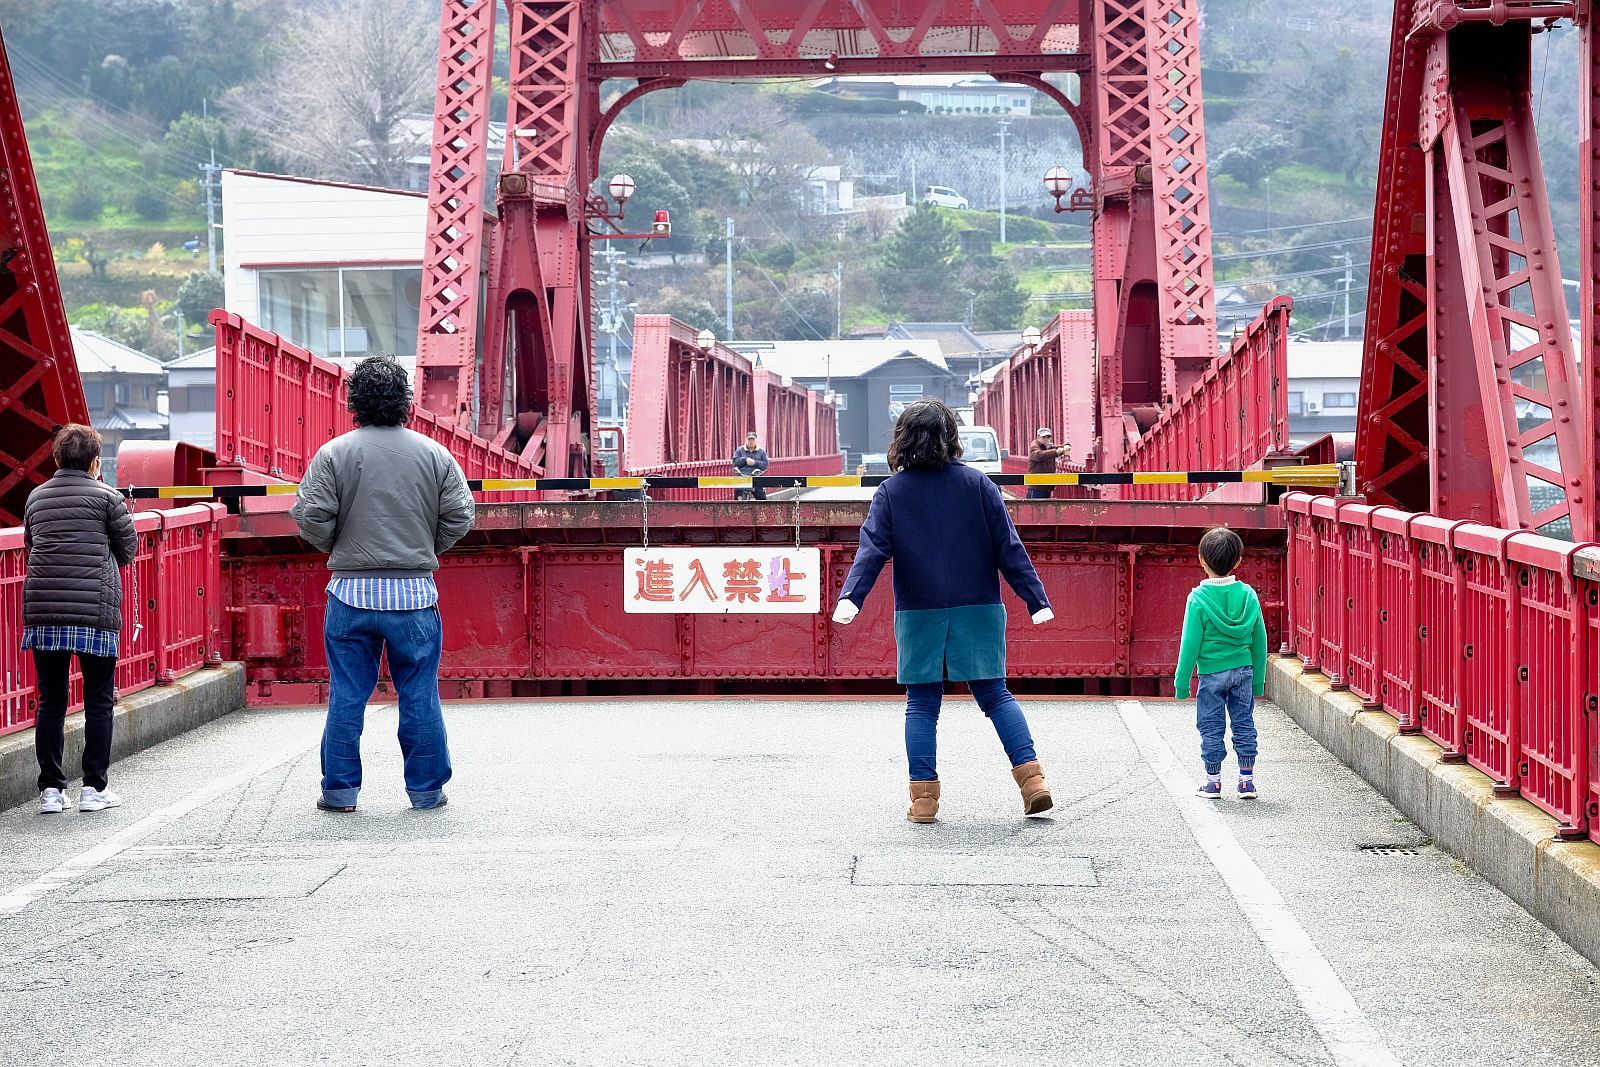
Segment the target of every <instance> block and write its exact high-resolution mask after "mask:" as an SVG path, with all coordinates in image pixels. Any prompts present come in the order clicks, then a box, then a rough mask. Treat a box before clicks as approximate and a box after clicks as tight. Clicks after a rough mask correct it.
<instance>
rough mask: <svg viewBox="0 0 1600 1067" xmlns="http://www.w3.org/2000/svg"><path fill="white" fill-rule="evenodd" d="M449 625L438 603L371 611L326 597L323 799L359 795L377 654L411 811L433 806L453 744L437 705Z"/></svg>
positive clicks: (341, 800)
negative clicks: (385, 669)
mask: <svg viewBox="0 0 1600 1067" xmlns="http://www.w3.org/2000/svg"><path fill="white" fill-rule="evenodd" d="M443 642H444V627H443V625H442V624H441V623H440V621H439V609H438V608H423V609H422V610H420V611H367V610H364V609H362V608H352V607H351V606H350V605H348V604H346V603H344V602H343V601H341V600H339V599H338V598H337V597H332V596H330V597H328V613H327V616H326V617H325V618H324V620H323V624H322V643H323V646H324V647H325V648H326V649H327V652H328V673H329V677H330V684H329V687H328V723H327V726H326V727H324V729H323V731H322V799H323V801H324V802H325V803H327V804H330V805H333V806H335V807H349V806H350V805H353V804H354V803H355V802H356V796H357V795H358V794H359V793H360V792H361V727H362V724H363V722H364V721H365V718H366V713H367V698H368V697H370V696H372V690H373V688H374V687H375V686H376V685H377V684H378V659H379V657H380V656H382V655H383V653H384V652H385V651H387V652H388V655H389V676H390V677H391V678H392V679H393V680H394V688H395V694H396V696H397V697H398V701H399V704H400V753H401V755H402V756H404V757H405V777H406V792H407V793H408V794H409V795H410V796H411V806H412V807H413V808H433V807H437V806H438V805H439V801H440V799H441V798H442V797H443V796H444V784H445V783H446V782H448V781H449V780H450V746H449V742H448V740H447V739H446V738H445V733H444V709H443V707H441V706H440V704H439V654H440V652H441V650H442V647H443Z"/></svg>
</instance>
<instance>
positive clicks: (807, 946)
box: [0, 699, 1600, 1067]
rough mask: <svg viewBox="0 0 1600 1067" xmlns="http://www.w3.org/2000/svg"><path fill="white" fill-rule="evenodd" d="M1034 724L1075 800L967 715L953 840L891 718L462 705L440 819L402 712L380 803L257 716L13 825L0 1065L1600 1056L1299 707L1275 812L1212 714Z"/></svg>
mask: <svg viewBox="0 0 1600 1067" xmlns="http://www.w3.org/2000/svg"><path fill="white" fill-rule="evenodd" d="M1025 707H1026V708H1027V710H1028V713H1029V715H1030V718H1031V720H1032V723H1033V726H1034V732H1035V735H1036V738H1037V741H1038V747H1039V751H1040V755H1041V758H1042V759H1043V760H1044V762H1045V766H1046V769H1047V771H1048V772H1049V774H1050V778H1051V781H1052V783H1053V785H1054V788H1055V792H1056V797H1057V800H1058V807H1057V809H1056V810H1055V811H1054V812H1053V813H1052V817H1051V818H1045V819H1033V820H1024V819H1022V818H1021V817H1020V816H1019V811H1020V803H1019V801H1018V799H1017V795H1016V790H1015V787H1014V785H1013V784H1012V782H1011V779H1010V776H1009V774H1008V773H1007V769H1006V765H1005V760H1004V757H1003V755H1002V754H1001V752H1000V749H999V745H998V743H997V742H996V740H995V738H994V736H993V733H992V731H991V730H990V728H989V725H988V723H987V722H986V721H985V720H984V719H983V717H982V715H981V714H980V713H979V712H978V711H977V709H976V708H975V707H974V706H973V705H972V704H971V703H970V702H968V701H966V700H955V699H952V700H950V701H949V702H948V703H947V705H946V712H945V716H944V719H945V721H944V722H943V723H942V729H941V736H940V741H941V776H942V778H943V782H944V797H945V799H944V807H943V809H942V811H941V821H940V823H938V824H937V825H934V826H931V827H917V826H912V825H910V824H908V823H906V822H905V821H904V818H903V815H904V810H905V803H906V800H905V782H904V777H905V770H904V764H903V755H902V753H901V750H900V745H901V709H900V706H899V704H897V703H894V702H887V701H860V702H819V701H810V700H805V701H793V702H774V701H758V700H737V701H725V702H720V703H705V702H694V701H682V702H639V703H623V702H617V703H605V702H598V701H571V700H569V701H555V702H544V703H525V704H518V703H511V702H507V703H489V704H483V705H474V706H463V705H454V706H451V707H449V708H448V709H447V712H446V714H447V716H448V720H449V724H450V730H451V737H452V747H453V752H454V757H455V766H456V779H455V781H454V782H452V783H451V785H450V786H449V787H448V792H449V794H450V799H451V803H450V806H449V807H447V808H444V809H441V810H439V811H435V812H426V813H418V812H412V811H410V810H409V809H408V808H407V807H406V802H405V794H404V791H403V789H402V787H401V782H400V773H399V757H398V751H397V746H396V744H395V741H394V737H393V732H394V715H393V712H392V710H379V709H374V710H373V711H372V712H371V713H370V714H369V727H368V737H367V745H366V748H367V753H368V756H367V788H366V791H365V792H364V794H363V796H362V801H361V810H360V811H359V812H358V813H357V814H355V815H352V816H333V815H326V814H322V813H319V812H317V811H315V810H313V808H312V801H313V799H314V798H315V796H316V789H317V754H316V744H317V739H318V734H319V731H320V725H321V714H320V711H319V710H317V709H304V710H282V711H246V712H241V713H239V714H236V715H231V716H228V717H227V718H225V719H223V720H220V721H218V722H215V723H213V724H211V725H209V726H205V727H202V728H200V729H198V730H196V731H194V732H192V733H190V734H187V735H185V736H183V737H181V738H179V739H177V740H174V741H171V742H169V743H167V744H164V745H161V746H159V747H157V748H155V749H152V750H150V751H149V752H146V753H144V754H142V755H139V756H136V757H133V758H131V759H129V760H127V761H125V762H124V763H122V764H119V765H118V767H117V769H116V779H117V780H116V788H117V789H118V790H119V791H121V792H122V793H123V795H124V796H125V797H127V798H128V799H129V803H128V804H127V805H126V806H125V807H123V808H121V809H118V810H116V811H113V812H105V813H101V814H99V815H76V814H71V815H65V816H60V817H40V816H36V815H34V814H32V813H31V811H30V810H29V809H16V810H12V811H10V812H7V813H5V814H4V815H0V842H4V847H3V848H0V1020H4V1027H3V1030H0V1047H3V1048H4V1050H5V1052H6V1053H8V1055H6V1056H5V1057H3V1059H5V1060H6V1061H12V1060H14V1061H15V1062H18V1063H36V1062H45V1061H53V1062H99V1063H106V1064H117V1065H122V1064H128V1065H138V1064H171V1063H177V1062H188V1061H191V1060H192V1059H193V1058H194V1057H195V1054H196V1052H197V1051H199V1050H212V1049H215V1050H217V1053H218V1057H219V1058H220V1059H222V1060H224V1061H226V1062H228V1063H230V1064H274V1065H277V1064H301V1063H313V1062H331V1063H341V1064H374V1065H377V1064H385V1065H387V1064H436V1063H438V1064H458V1063H459V1064H469V1063H470V1064H474V1065H476V1064H481V1063H493V1064H558V1063H561V1064H567V1063H577V1064H626V1063H674V1064H676V1063H711V1064H736V1063H737V1064H746V1063H830V1064H831V1063H844V1064H856V1063H860V1064H873V1065H881V1064H900V1063H905V1064H919V1065H927V1064H946V1063H949V1064H954V1063H970V1062H977V1061H982V1062H986V1063H1006V1064H1009V1063H1017V1064H1026V1065H1029V1067H1037V1065H1040V1064H1046V1063H1049V1064H1095V1065H1101V1064H1171V1065H1174V1067H1182V1065H1189V1064H1202V1063H1204V1064H1216V1063H1220V1064H1240V1065H1245V1064H1248V1065H1251V1067H1257V1065H1273V1064H1326V1063H1380V1062H1400V1063H1405V1064H1413V1065H1431V1064H1440V1065H1450V1067H1456V1065H1458V1064H1461V1063H1479V1062H1513V1063H1522V1062H1528V1063H1533V1062H1537V1063H1545V1064H1575V1065H1576V1064H1592V1063H1595V1062H1597V1060H1600V1037H1597V1036H1596V1034H1595V1028H1594V1026H1593V1012H1592V1007H1591V1006H1592V1005H1593V1003H1594V997H1595V993H1596V990H1597V989H1600V973H1597V971H1596V969H1595V968H1594V967H1593V966H1592V965H1591V964H1590V963H1589V962H1588V961H1586V960H1585V959H1583V958H1582V957H1581V956H1579V955H1578V954H1577V953H1576V952H1574V951H1572V950H1571V949H1570V948H1568V947H1567V946H1566V945H1565V944H1563V943H1562V942H1561V941H1560V940H1559V939H1558V938H1556V937H1555V936H1554V935H1552V934H1551V933H1550V932H1549V931H1548V930H1547V929H1545V928H1544V927H1543V926H1541V925H1540V924H1539V923H1537V922H1536V921H1534V920H1533V919H1532V918H1531V917H1530V916H1529V915H1528V914H1527V913H1526V912H1524V911H1523V910H1522V909H1521V908H1520V907H1518V906H1517V905H1516V904H1514V903H1513V902H1512V901H1510V900H1509V899H1507V898H1506V897H1505V896H1504V895H1503V894H1502V893H1500V892H1499V891H1498V890H1496V889H1495V888H1494V887H1493V886H1491V885H1489V884H1488V883H1487V882H1485V881H1484V880H1483V879H1482V878H1481V877H1479V876H1478V875H1477V874H1475V873H1474V872H1473V871H1471V870H1469V869H1468V868H1466V867H1465V866H1464V865H1463V864H1461V863H1459V862H1458V861H1456V860H1455V859H1453V858H1452V857H1450V856H1449V855H1447V854H1445V853H1443V852H1441V851H1439V850H1437V849H1435V848H1434V847H1433V846H1432V845H1431V844H1430V843H1429V841H1428V840H1427V839H1426V838H1425V837H1424V836H1423V835H1422V834H1421V833H1420V832H1419V831H1418V830H1417V828H1416V827H1415V826H1413V825H1412V824H1411V823H1410V822H1409V821H1408V820H1407V819H1406V818H1405V817H1404V816H1403V815H1401V814H1400V813H1399V812H1397V811H1396V810H1395V809H1394V808H1393V807H1392V806H1391V805H1390V804H1389V803H1388V802H1387V801H1385V800H1384V799H1383V798H1382V797H1380V796H1379V795H1378V794H1377V793H1376V792H1374V791H1373V789H1372V788H1371V787H1369V786H1368V785H1367V784H1366V783H1365V782H1363V781H1362V780H1361V779H1360V778H1359V777H1357V776H1356V775H1355V774H1353V773H1352V772H1350V771H1348V770H1347V769H1345V768H1344V767H1343V766H1341V765H1340V764H1338V763H1337V762H1336V761H1335V760H1333V759H1332V758H1331V757H1330V756H1329V755H1328V754H1327V753H1326V752H1325V751H1323V750H1322V749H1321V748H1320V747H1319V746H1318V745H1317V744H1316V743H1315V742H1313V741H1312V740H1311V739H1310V738H1308V737H1307V736H1306V735H1305V734H1304V733H1302V732H1301V731H1300V729H1299V728H1298V727H1296V726H1295V725H1294V724H1293V723H1292V722H1290V721H1289V720H1288V719H1287V718H1286V717H1285V716H1284V715H1283V714H1282V713H1281V712H1280V711H1278V710H1277V709H1276V708H1274V707H1272V706H1270V705H1263V706H1262V707H1261V709H1260V714H1259V718H1260V725H1261V729H1262V736H1263V749H1262V753H1263V754H1262V757H1261V760H1260V764H1259V767H1260V771H1259V782H1260V785H1261V788H1262V791H1263V796H1262V799H1261V800H1259V801H1257V802H1253V803H1252V802H1244V801H1239V800H1236V799H1233V798H1229V799H1225V800H1223V801H1220V802H1203V801H1197V800H1192V798H1189V797H1188V794H1187V789H1188V782H1187V776H1189V775H1192V774H1193V772H1194V771H1196V770H1197V769H1198V767H1197V762H1198V761H1197V759H1196V756H1197V748H1198V740H1197V738H1196V736H1195V734H1194V728H1193V723H1192V714H1193V706H1192V704H1183V705H1180V704H1173V703H1164V702H1157V701H1150V702H1146V703H1144V704H1142V705H1139V704H1137V703H1133V704H1130V705H1124V706H1120V707H1119V705H1118V704H1117V703H1115V702H1045V701H1026V702H1025ZM1141 723H1144V724H1149V731H1148V736H1146V735H1143V734H1141V733H1140V730H1141V729H1142V727H1141V726H1140V724H1141ZM1168 749H1170V753H1168V752H1167V750H1168ZM1163 753H1166V754H1165V755H1163ZM1173 753H1175V754H1176V762H1174V763H1171V765H1168V763H1167V762H1166V761H1167V759H1168V758H1169V757H1170V755H1171V754H1173ZM1230 770H1231V767H1230ZM1178 779H1184V780H1182V781H1177V780H1178ZM1227 784H1228V785H1229V787H1230V788H1231V785H1232V782H1231V779H1230V780H1229V781H1228V783H1227ZM1179 787H1181V789H1182V790H1183V792H1174V790H1175V789H1177V788H1179ZM1197 809H1198V810H1197ZM119 834H120V835H121V836H120V837H115V838H114V835H119ZM108 840H110V841H111V844H110V845H107V844H106V843H107V842H108ZM1229 849H1236V850H1237V851H1236V852H1229ZM1229 855H1234V856H1236V860H1235V861H1231V863H1225V864H1224V865H1223V866H1219V865H1218V860H1217V857H1218V856H1229ZM75 858H76V859H75ZM73 864H76V866H73ZM63 865H66V866H63ZM80 869H81V873H77V876H76V877H69V876H70V875H72V874H73V873H74V872H78V871H80ZM52 871H54V872H55V874H54V875H51V873H50V872H52ZM1241 874H1243V875H1245V876H1246V877H1245V878H1244V879H1243V881H1242V882H1241V877H1240V876H1241ZM30 893H31V894H34V895H32V896H30V895H29V894H30ZM1274 900H1277V901H1278V904H1276V905H1275V904H1273V901H1274ZM7 901H10V902H11V903H10V904H7V903H6V902H7ZM19 901H22V903H21V904H20V906H19V905H18V902H19ZM1264 906H1267V907H1278V908H1279V910H1278V911H1276V912H1273V913H1272V914H1274V915H1276V916H1277V920H1275V921H1279V922H1280V928H1276V929H1275V928H1272V927H1271V926H1270V924H1269V926H1267V927H1263V926H1262V924H1261V923H1260V919H1259V916H1260V914H1261V909H1262V908H1263V907H1264ZM7 911H9V914H8V915H7V914H6V913H7ZM1287 927H1293V928H1294V929H1297V930H1299V931H1301V933H1303V935H1304V937H1305V938H1306V942H1305V943H1306V944H1308V945H1310V946H1311V948H1310V952H1311V957H1307V958H1305V959H1301V960H1298V961H1297V960H1292V959H1290V960H1287V961H1286V959H1285V957H1284V955H1283V953H1282V951H1281V950H1282V947H1283V944H1284V943H1285V942H1284V941H1283V940H1282V938H1283V935H1284V928H1287ZM1264 930H1265V932H1263V931H1264ZM1313 957H1314V958H1313ZM1310 964H1315V965H1316V967H1317V968H1322V970H1319V971H1317V973H1318V974H1320V975H1321V977H1320V978H1319V979H1318V980H1316V981H1313V982H1310V983H1309V984H1306V985H1305V987H1304V988H1299V987H1297V986H1296V985H1294V984H1292V982H1291V978H1290V977H1289V976H1290V974H1291V973H1293V972H1294V969H1295V968H1296V967H1304V966H1307V965H1310ZM1286 968H1287V969H1286ZM1297 989H1298V991H1297ZM1336 993H1342V995H1343V996H1345V997H1347V998H1348V1000H1349V1002H1350V1006H1351V1008H1352V1009H1353V1011H1354V1012H1355V1016H1352V1017H1350V1018H1349V1019H1348V1022H1349V1023H1350V1025H1351V1026H1355V1025H1357V1024H1359V1025H1360V1026H1363V1027H1366V1028H1367V1030H1368V1031H1370V1033H1371V1034H1373V1035H1375V1038H1376V1041H1377V1044H1376V1046H1374V1047H1375V1049H1376V1051H1375V1052H1374V1053H1373V1056H1372V1057H1366V1058H1361V1057H1357V1056H1356V1055H1355V1054H1354V1053H1352V1052H1351V1051H1350V1048H1351V1047H1353V1046H1348V1045H1340V1044H1339V1043H1338V1042H1337V1041H1330V1039H1329V1037H1328V1034H1329V1033H1330V1030H1329V1019H1330V1017H1331V1016H1330V1005H1334V1002H1335V1001H1336V1000H1337V999H1338V998H1337V997H1336V996H1335V994H1336ZM1334 1006H1336V1005H1334ZM1335 1021H1336V1022H1337V1020H1335ZM1330 1049H1336V1050H1337V1051H1330ZM1380 1053H1381V1054H1382V1055H1379V1054H1380ZM1382 1056H1387V1057H1388V1059H1384V1058H1382ZM1353 1057H1354V1058H1353Z"/></svg>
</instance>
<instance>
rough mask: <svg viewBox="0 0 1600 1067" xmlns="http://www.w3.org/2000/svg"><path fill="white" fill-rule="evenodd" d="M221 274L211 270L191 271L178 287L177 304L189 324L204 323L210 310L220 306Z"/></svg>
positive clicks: (221, 296)
mask: <svg viewBox="0 0 1600 1067" xmlns="http://www.w3.org/2000/svg"><path fill="white" fill-rule="evenodd" d="M223 299H224V293H223V289H222V275H221V274H215V273H212V272H211V271H204V270H197V271H191V272H190V273H189V276H188V277H187V278H185V279H184V280H183V284H182V285H180V286H179V287H178V306H179V307H180V308H182V309H183V317H184V319H185V321H187V322H188V324H189V325H190V326H196V325H199V326H203V325H205V322H206V318H207V317H208V316H209V315H210V314H211V312H212V311H214V310H216V309H217V308H219V307H221V306H222V302H223Z"/></svg>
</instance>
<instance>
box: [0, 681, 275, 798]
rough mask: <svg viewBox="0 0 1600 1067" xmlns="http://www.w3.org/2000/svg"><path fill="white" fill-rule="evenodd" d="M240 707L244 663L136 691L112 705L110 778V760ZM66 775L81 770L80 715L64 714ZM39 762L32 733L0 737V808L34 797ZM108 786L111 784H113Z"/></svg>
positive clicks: (150, 745) (191, 728) (23, 732)
mask: <svg viewBox="0 0 1600 1067" xmlns="http://www.w3.org/2000/svg"><path fill="white" fill-rule="evenodd" d="M243 707H244V665H243V664H242V663H224V664H223V665H222V666H220V667H216V668H207V669H203V670H198V671H192V672H190V673H189V674H186V675H184V676H183V677H181V678H179V679H178V680H177V681H175V682H173V683H172V684H171V685H162V686H155V687H153V688H150V689H142V690H140V691H139V692H137V693H134V694H133V695H131V696H129V697H127V698H125V699H124V700H122V701H121V702H120V703H118V704H117V707H116V711H115V723H116V725H115V727H114V729H113V733H112V741H111V759H112V768H111V777H112V778H115V777H116V766H115V764H116V761H117V760H121V759H126V758H127V757H128V756H131V755H133V754H134V753H135V752H143V751H144V750H145V749H147V748H151V747H154V746H155V745H159V744H160V743H161V742H163V741H166V740H168V739H170V738H173V737H176V736H177V735H179V734H181V733H183V732H185V731H187V730H193V729H194V728H195V727H197V726H201V725H203V724H205V723H208V722H210V721H211V720H212V719H216V718H220V717H221V716H223V715H227V714H229V713H230V712H234V711H239V710H241V709H243ZM65 766H66V769H67V776H68V777H69V778H75V777H77V776H79V775H81V774H82V773H83V716H82V715H81V714H77V715H69V716H67V751H66V760H65ZM38 780H39V764H38V762H37V761H36V760H35V759H34V755H33V731H32V730H22V731H19V732H18V733H14V734H11V735H9V736H6V737H0V810H4V809H6V808H14V807H16V806H17V805H19V804H24V803H27V802H28V801H31V800H33V799H34V798H35V797H37V796H38V795H39V789H38ZM112 788H115V785H113V787H112Z"/></svg>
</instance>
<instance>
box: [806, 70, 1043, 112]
mask: <svg viewBox="0 0 1600 1067" xmlns="http://www.w3.org/2000/svg"><path fill="white" fill-rule="evenodd" d="M811 87H812V88H813V89H818V90H820V91H822V92H825V93H833V94H835V95H838V96H859V97H866V98H868V99H878V100H909V101H913V102H915V103H918V104H921V105H922V106H923V107H924V108H925V109H926V110H927V111H928V113H929V114H933V115H940V114H966V113H974V112H975V113H980V114H990V113H998V114H1009V115H1031V114H1033V98H1034V95H1035V93H1036V92H1037V90H1034V89H1031V88H1029V87H1028V86H1025V85H1008V84H1005V83H1003V82H997V81H995V80H994V79H993V78H990V77H987V76H985V75H981V74H980V75H971V74H902V75H899V76H891V77H872V76H851V77H839V78H823V79H821V80H819V81H815V82H812V83H811Z"/></svg>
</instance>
